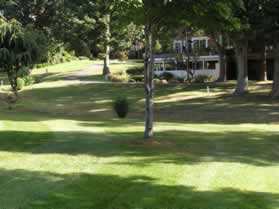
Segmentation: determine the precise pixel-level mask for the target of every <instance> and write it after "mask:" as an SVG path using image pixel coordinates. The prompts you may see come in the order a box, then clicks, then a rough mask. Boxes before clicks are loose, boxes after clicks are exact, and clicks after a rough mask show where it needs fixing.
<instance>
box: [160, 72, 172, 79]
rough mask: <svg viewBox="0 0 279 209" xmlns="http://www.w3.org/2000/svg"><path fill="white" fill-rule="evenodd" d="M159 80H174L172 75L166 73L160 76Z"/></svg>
mask: <svg viewBox="0 0 279 209" xmlns="http://www.w3.org/2000/svg"><path fill="white" fill-rule="evenodd" d="M160 78H161V80H167V81H170V80H172V79H174V75H173V74H172V73H168V72H164V73H163V74H162V75H161V76H160Z"/></svg>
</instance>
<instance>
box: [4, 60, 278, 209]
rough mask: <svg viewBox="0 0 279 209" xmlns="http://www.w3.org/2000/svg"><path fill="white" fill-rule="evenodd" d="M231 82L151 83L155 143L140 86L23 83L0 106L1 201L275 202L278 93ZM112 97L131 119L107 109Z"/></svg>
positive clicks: (241, 206) (221, 207)
mask: <svg viewBox="0 0 279 209" xmlns="http://www.w3.org/2000/svg"><path fill="white" fill-rule="evenodd" d="M80 64H81V63H77V65H78V66H79V65H80ZM89 64H90V65H91V63H89ZM56 67H57V66H56ZM61 67H62V68H64V67H65V69H66V68H67V67H68V66H67V65H65V66H64V67H63V65H61V66H59V68H61ZM53 68H55V66H54V67H53ZM70 68H71V70H69V71H78V68H80V67H77V68H75V67H74V66H71V67H70ZM232 87H233V86H232V85H231V84H230V85H226V86H223V87H220V86H219V87H218V86H216V87H212V89H211V93H210V95H208V94H207V91H206V88H205V87H203V86H202V87H185V86H182V85H178V86H175V85H169V86H168V85H159V86H156V94H155V121H156V124H155V137H154V140H153V141H152V142H143V139H142V135H143V125H144V124H143V121H144V91H143V86H142V84H119V83H116V84H111V83H104V84H79V83H77V82H74V81H63V80H60V81H54V80H53V79H51V78H50V79H49V80H48V79H47V78H46V81H45V82H43V83H40V84H36V85H34V86H32V87H28V88H26V89H25V90H24V91H22V92H20V100H19V102H18V104H17V105H16V107H15V109H14V110H12V111H8V110H7V108H6V105H4V103H2V105H1V106H0V118H1V121H0V136H1V137H0V159H1V160H0V208H5V209H29V208H30V209H32V208H33V209H49V208H55V209H56V208H58V209H66V208H67V209H77V208H78V209H89V208H98V209H99V208H100V209H116V208H117V209H126V208H127V209H169V208H172V209H279V181H278V179H279V117H278V116H279V101H274V100H271V99H269V96H268V94H269V90H268V89H263V90H256V88H253V90H252V91H251V94H249V95H247V96H246V97H244V98H233V97H231V96H230V94H231V92H232V90H233V89H232ZM118 95H127V96H128V97H129V100H130V102H131V112H130V114H129V117H128V119H124V120H119V119H117V118H116V116H115V114H114V113H113V111H112V109H111V102H112V99H113V98H115V97H117V96H118ZM0 104H1V102H0Z"/></svg>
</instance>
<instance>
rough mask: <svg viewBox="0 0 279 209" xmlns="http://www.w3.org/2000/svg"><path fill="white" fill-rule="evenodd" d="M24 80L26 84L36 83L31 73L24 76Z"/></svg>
mask: <svg viewBox="0 0 279 209" xmlns="http://www.w3.org/2000/svg"><path fill="white" fill-rule="evenodd" d="M23 80H24V82H25V86H31V85H32V84H34V83H35V80H34V78H33V77H32V76H31V75H28V76H25V77H24V78H23Z"/></svg>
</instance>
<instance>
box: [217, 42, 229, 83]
mask: <svg viewBox="0 0 279 209" xmlns="http://www.w3.org/2000/svg"><path fill="white" fill-rule="evenodd" d="M218 53H219V64H220V75H219V78H218V81H219V82H225V81H227V64H226V53H225V49H223V48H220V47H218Z"/></svg>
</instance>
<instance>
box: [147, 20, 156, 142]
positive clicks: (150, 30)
mask: <svg viewBox="0 0 279 209" xmlns="http://www.w3.org/2000/svg"><path fill="white" fill-rule="evenodd" d="M155 45H156V30H155V27H152V25H151V24H150V23H149V22H147V23H146V25H145V62H144V63H145V70H144V89H145V131H144V138H146V139H149V138H152V137H153V116H154V112H153V106H154V103H153V95H154V83H153V77H154V73H153V66H154V54H153V53H154V48H155Z"/></svg>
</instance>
